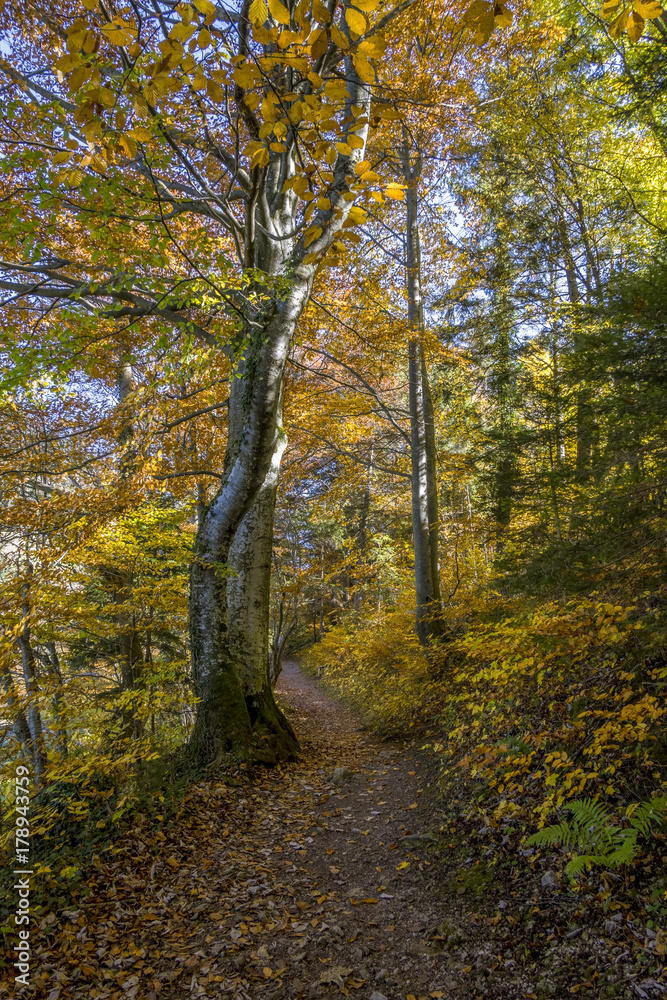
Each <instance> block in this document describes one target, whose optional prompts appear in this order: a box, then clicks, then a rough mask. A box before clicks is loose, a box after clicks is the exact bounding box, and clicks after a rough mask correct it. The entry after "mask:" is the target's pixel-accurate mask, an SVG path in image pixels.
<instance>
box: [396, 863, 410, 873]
mask: <svg viewBox="0 0 667 1000" xmlns="http://www.w3.org/2000/svg"><path fill="white" fill-rule="evenodd" d="M409 867H410V862H409V861H401V863H400V865H396V871H397V872H402V871H404V870H405V869H406V868H409Z"/></svg>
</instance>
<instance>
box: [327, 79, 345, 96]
mask: <svg viewBox="0 0 667 1000" xmlns="http://www.w3.org/2000/svg"><path fill="white" fill-rule="evenodd" d="M324 93H325V95H326V96H327V97H332V98H333V99H334V100H336V101H344V100H345V98H346V97H347V87H346V86H345V81H344V80H330V81H328V82H327V83H325V84H324Z"/></svg>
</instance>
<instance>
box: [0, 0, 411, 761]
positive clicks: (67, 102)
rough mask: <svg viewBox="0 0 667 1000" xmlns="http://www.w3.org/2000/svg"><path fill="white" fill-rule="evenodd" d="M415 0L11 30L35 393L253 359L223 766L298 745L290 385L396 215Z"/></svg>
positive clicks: (9, 126)
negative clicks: (308, 342)
mask: <svg viewBox="0 0 667 1000" xmlns="http://www.w3.org/2000/svg"><path fill="white" fill-rule="evenodd" d="M410 2H411V0H405V2H403V3H400V4H398V5H397V6H396V7H394V8H393V9H390V10H388V11H387V12H385V13H382V14H379V13H377V12H376V8H377V7H378V5H379V0H358V2H355V3H354V4H353V3H345V4H343V5H338V4H336V3H335V2H332V3H330V4H329V6H326V5H325V4H323V3H321V2H319V0H313V2H312V5H311V2H310V0H301V2H300V3H298V4H297V3H291V4H290V5H289V7H287V6H284V5H283V4H282V3H281V2H280V0H270V2H269V4H268V8H267V5H266V3H265V2H264V0H253V2H252V3H249V2H245V3H244V4H243V6H242V8H241V10H240V11H238V12H236V11H232V10H228V9H226V8H224V7H222V6H215V5H214V4H213V3H211V2H210V0H193V3H192V4H190V3H177V4H174V3H170V2H160V3H155V4H148V3H140V2H139V3H133V4H128V5H126V4H122V3H118V4H116V3H113V4H106V3H99V4H98V3H97V2H93V0H83V2H82V4H78V3H76V2H70V3H66V4H63V5H61V6H60V7H59V10H58V12H57V14H55V15H54V14H47V13H46V12H44V10H43V9H42V8H41V7H40V5H37V4H34V5H28V7H27V8H26V9H25V10H24V13H23V15H22V19H21V22H20V24H17V23H16V16H15V11H14V10H13V9H12V5H11V4H5V5H4V7H3V9H2V26H3V28H4V29H5V31H6V33H7V37H8V38H9V39H10V40H11V41H10V47H11V52H10V53H9V55H8V57H7V58H5V59H3V61H2V72H3V74H4V78H5V97H6V100H7V102H8V115H7V121H6V125H5V135H4V139H5V143H6V144H7V150H8V155H7V158H6V161H5V163H6V168H5V178H4V182H3V187H4V191H3V195H4V198H3V213H4V216H3V220H2V222H3V237H4V244H5V245H4V253H3V258H4V259H3V262H2V275H1V278H0V288H2V289H4V290H5V292H6V293H7V298H6V299H5V320H6V324H7V328H8V330H9V334H8V337H7V342H8V344H7V346H8V348H9V350H10V351H11V352H13V355H14V357H15V358H16V360H17V363H19V364H21V365H22V367H23V368H25V367H26V366H28V367H30V369H31V371H32V373H33V374H34V375H36V374H38V373H40V371H42V370H43V369H44V368H48V356H49V353H50V352H53V351H54V350H55V352H56V355H59V356H60V358H61V359H63V360H64V358H65V357H67V358H68V360H67V362H66V364H67V365H69V367H70V368H71V367H73V366H74V362H73V361H72V360H71V359H72V358H73V357H74V356H75V355H78V354H79V353H80V352H81V351H82V350H92V351H93V352H94V353H99V351H100V345H104V346H103V347H102V350H106V345H108V344H109V343H110V342H113V341H114V340H117V339H118V338H120V337H123V338H124V340H125V343H126V344H128V343H129V344H130V345H131V346H130V355H139V354H140V353H142V352H144V353H150V351H151V350H154V349H155V346H156V344H158V345H159V344H162V345H163V344H165V343H170V342H173V341H174V340H175V339H177V338H181V339H183V340H185V341H186V342H188V341H193V340H195V341H199V342H201V343H202V344H204V345H207V346H208V347H211V348H214V349H215V350H219V351H223V352H225V354H226V355H227V357H228V358H229V361H230V365H231V391H230V394H229V404H228V405H229V433H228V437H227V445H226V454H225V459H224V466H223V468H222V469H221V470H215V473H216V475H218V476H219V482H220V486H219V488H218V490H217V492H216V493H215V495H214V496H213V497H212V499H211V500H210V502H209V503H208V504H206V505H205V506H204V507H203V509H202V512H201V518H200V523H199V528H198V532H197V541H196V546H195V558H194V561H193V565H192V570H191V598H190V628H191V645H192V670H193V677H194V680H195V685H196V689H197V692H198V694H199V698H200V702H199V706H198V712H197V721H196V725H195V730H194V734H193V738H192V749H193V752H194V753H195V755H196V757H197V758H198V759H200V760H204V761H206V760H212V759H215V758H216V757H217V756H218V755H219V754H220V753H221V752H222V751H223V750H225V749H226V748H228V747H229V746H230V745H232V744H242V745H245V746H246V747H247V746H248V745H249V744H252V746H253V750H252V752H253V753H254V754H255V755H256V756H258V757H260V758H262V759H275V758H276V757H281V756H289V755H290V754H292V753H293V752H294V751H295V749H296V746H297V742H296V738H295V736H294V733H293V732H292V730H291V727H290V726H289V724H288V723H287V722H286V720H285V718H284V717H283V715H282V713H281V712H280V711H279V710H278V708H277V707H276V705H275V703H274V700H273V695H272V692H271V685H270V682H269V675H268V670H267V664H268V650H267V641H268V640H267V636H268V594H269V573H270V559H269V557H268V552H269V547H270V539H271V526H272V511H273V504H274V498H275V486H276V481H277V474H278V467H279V464H280V455H281V452H282V449H283V448H284V443H285V432H284V430H283V427H282V423H281V394H282V383H283V372H284V367H285V361H286V358H287V355H288V352H289V349H290V345H291V343H292V338H293V336H294V331H295V327H296V324H297V321H298V319H299V316H300V315H301V313H302V311H303V309H304V306H305V304H306V303H307V301H308V297H309V294H310V290H311V286H312V282H313V277H314V275H315V272H316V270H317V268H318V267H319V266H321V265H322V264H323V262H324V261H325V259H326V258H327V255H328V254H330V253H334V254H335V252H336V249H337V245H338V243H337V241H340V240H341V239H344V238H346V237H348V238H350V236H352V238H353V233H351V230H352V228H353V227H354V225H355V224H358V223H359V222H361V221H363V219H364V218H365V212H364V210H363V208H362V207H359V206H356V205H355V204H354V202H355V201H356V200H358V199H361V198H363V197H368V196H369V195H370V194H372V195H375V197H376V198H381V197H382V193H381V191H380V190H379V189H378V184H377V181H378V178H377V175H373V174H372V172H370V176H369V177H367V175H368V174H369V164H368V163H367V161H365V160H364V150H365V146H366V140H367V135H368V130H369V127H370V126H371V99H372V94H373V91H374V88H375V87H376V85H377V60H378V59H379V57H380V56H381V55H382V54H383V51H384V49H385V45H386V41H385V37H384V35H385V31H386V29H387V28H388V26H389V25H390V24H391V23H392V22H393V21H394V19H395V18H396V17H397V15H399V14H401V13H402V11H404V10H405V9H406V8H407V7H408V6H409V4H410ZM382 113H383V106H382V105H380V106H379V108H378V111H377V114H379V115H381V114H382ZM386 113H391V108H387V112H386ZM137 233H140V234H141V235H140V237H139V239H138V240H137ZM56 317H57V318H56ZM35 324H37V325H38V326H39V328H40V331H41V347H40V348H39V349H35V348H34V342H33V340H32V338H31V332H30V331H31V329H32V328H33V326H34V325H35ZM46 332H48V336H46V337H45V333H46ZM63 344H66V345H67V349H66V350H65V351H63V349H62V345H63ZM130 360H131V357H130ZM230 574H231V575H230ZM230 581H231V582H230Z"/></svg>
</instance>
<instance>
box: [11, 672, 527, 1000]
mask: <svg viewBox="0 0 667 1000" xmlns="http://www.w3.org/2000/svg"><path fill="white" fill-rule="evenodd" d="M278 694H279V697H280V699H281V702H282V703H283V704H284V705H285V707H286V710H287V711H288V713H289V715H290V718H291V721H292V723H293V725H294V726H295V728H296V730H297V732H298V734H299V737H300V740H301V744H302V754H301V756H300V758H299V760H298V761H297V762H295V763H294V764H290V765H284V766H281V767H277V768H273V769H258V770H256V771H254V772H253V773H252V775H248V776H247V778H246V780H244V782H243V783H242V784H241V785H229V784H225V783H224V781H223V780H220V781H214V780H211V781H207V782H202V783H200V784H198V785H197V786H196V787H194V788H192V790H191V791H190V793H189V795H188V796H187V799H186V801H185V802H184V804H183V808H182V809H181V817H180V819H179V821H178V823H176V824H175V825H174V827H173V828H171V829H164V830H157V831H155V830H149V829H148V828H147V827H144V826H141V825H138V826H137V828H136V832H135V833H134V834H133V835H132V836H130V837H128V838H126V839H124V840H123V842H122V843H120V844H118V845H116V847H117V852H116V853H115V854H114V855H113V857H112V859H111V860H109V861H104V862H103V861H101V860H100V859H95V860H94V861H93V863H92V865H91V866H90V868H89V869H88V872H87V882H88V888H89V890H90V895H89V896H88V897H87V898H86V899H83V900H80V901H78V902H77V907H76V909H70V910H69V911H66V912H62V913H60V914H53V913H52V914H48V915H47V916H45V917H44V918H43V919H42V922H41V940H40V942H39V943H38V944H37V948H36V952H35V962H34V967H33V968H34V970H35V976H34V982H35V987H36V995H37V996H39V997H45V998H47V1000H79V998H84V997H85V998H86V1000H88V998H90V1000H176V998H183V997H199V998H204V1000H206V998H215V997H232V998H238V1000H260V998H265V1000H283V998H285V1000H302V998H303V1000H315V998H316V997H324V998H326V997H335V996H336V995H340V994H341V993H342V994H344V995H348V994H353V995H357V996H359V997H360V998H362V997H363V998H364V1000H368V998H370V997H371V996H372V995H373V994H375V996H376V997H384V998H386V1000H398V998H401V1000H406V998H407V997H408V996H410V997H414V998H415V1000H426V997H431V998H440V997H443V998H445V1000H455V998H456V1000H458V998H462V1000H463V998H471V1000H472V998H477V1000H478V998H480V997H481V998H483V1000H492V998H495V997H498V998H503V1000H514V998H519V997H524V996H526V995H527V994H530V993H531V992H532V988H533V984H532V981H531V980H530V979H527V978H525V976H523V975H521V974H519V972H518V970H517V972H516V973H511V972H510V974H509V975H508V974H505V975H503V976H502V980H503V981H502V982H498V983H497V986H494V985H493V976H492V975H491V973H492V971H493V970H496V969H500V970H502V972H503V973H505V972H506V970H505V969H504V968H503V965H502V963H501V961H500V958H501V956H499V955H497V946H495V951H494V946H493V944H491V943H490V942H489V940H480V939H479V937H477V939H475V933H476V931H475V928H476V926H477V925H476V924H475V921H474V920H473V924H472V926H471V925H470V923H468V925H467V927H466V928H463V927H459V926H458V924H457V921H461V919H462V918H461V917H460V916H459V917H455V918H452V912H451V910H452V902H451V899H450V898H449V895H450V894H449V893H448V892H447V891H446V889H445V886H444V883H443V879H442V867H441V866H440V867H439V866H438V864H437V863H431V861H429V859H428V858H427V857H426V856H425V852H426V851H427V847H428V844H429V843H431V841H432V840H433V839H434V835H432V834H428V835H424V836H423V837H421V838H420V837H417V838H415V832H417V833H420V831H418V830H417V831H416V830H413V829H412V828H411V827H408V826H407V823H408V817H410V819H409V822H410V824H411V825H412V826H414V827H415V828H416V827H417V826H421V827H422V828H425V827H428V826H429V823H428V818H427V817H422V816H421V813H422V812H423V811H424V809H423V807H422V806H421V805H420V796H421V793H422V791H423V784H424V781H425V776H424V775H423V773H422V775H421V776H420V768H421V771H422V772H423V771H424V762H423V760H420V759H419V754H418V753H416V752H415V750H414V748H410V747H409V746H400V745H396V746H392V747H390V748H387V747H386V746H383V745H382V744H381V743H379V742H378V741H376V740H374V739H373V738H372V737H370V736H369V735H368V734H367V733H365V732H362V731H361V729H360V723H359V720H358V719H357V718H356V716H354V715H353V713H352V712H350V711H349V710H347V709H346V708H344V707H342V706H340V705H338V704H337V703H335V702H334V701H332V700H331V699H330V698H329V697H327V696H326V695H325V694H323V693H322V692H321V691H320V690H319V689H318V687H317V685H316V684H315V682H314V681H313V680H312V679H311V678H309V677H307V676H306V675H305V674H304V673H302V672H301V670H300V669H299V667H298V666H297V665H296V664H295V663H291V662H287V663H286V664H285V668H284V671H283V674H282V676H281V680H280V683H279V688H278ZM343 772H344V774H345V780H344V781H343V782H341V773H343ZM335 773H336V781H334V780H333V776H334V774H335ZM426 777H428V776H426ZM413 806H417V808H416V809H414V808H412V807H413ZM362 827H363V829H362ZM422 832H423V831H422ZM402 838H406V842H405V843H404V844H403V845H401V841H402ZM397 853H398V854H399V857H397V856H396V855H397ZM400 854H403V855H404V856H403V858H402V859H401V858H400ZM477 916H478V915H477V914H474V915H473V917H474V918H476V917H477ZM468 920H470V915H468ZM478 923H479V926H480V927H482V928H484V926H485V925H484V922H482V921H480V922H478ZM491 933H495V928H492V931H491ZM35 937H36V936H35ZM3 995H7V992H5V993H0V996H3ZM10 995H11V994H10Z"/></svg>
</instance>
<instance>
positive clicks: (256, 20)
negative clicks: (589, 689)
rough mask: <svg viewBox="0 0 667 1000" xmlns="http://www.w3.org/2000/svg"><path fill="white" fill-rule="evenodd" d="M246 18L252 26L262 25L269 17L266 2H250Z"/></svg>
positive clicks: (263, 0) (260, 0)
mask: <svg viewBox="0 0 667 1000" xmlns="http://www.w3.org/2000/svg"><path fill="white" fill-rule="evenodd" d="M248 16H249V17H250V20H251V21H252V22H253V24H264V22H265V21H266V19H267V17H268V16H269V8H268V7H267V5H266V0H252V3H251V4H250V10H249V11H248Z"/></svg>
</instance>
